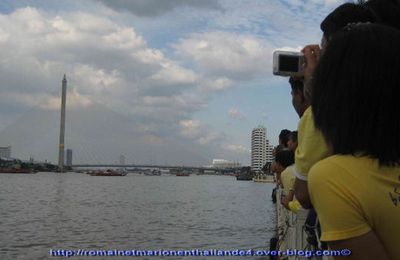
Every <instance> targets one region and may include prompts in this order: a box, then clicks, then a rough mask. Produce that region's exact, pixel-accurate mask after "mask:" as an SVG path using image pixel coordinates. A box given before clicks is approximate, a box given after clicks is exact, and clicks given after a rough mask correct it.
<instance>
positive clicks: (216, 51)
mask: <svg viewBox="0 0 400 260" xmlns="http://www.w3.org/2000/svg"><path fill="white" fill-rule="evenodd" d="M173 47H174V49H175V52H176V53H177V54H178V55H179V56H182V57H184V58H187V59H189V60H191V61H192V62H194V64H195V65H196V66H198V67H199V68H200V69H201V70H202V71H203V72H204V73H205V74H206V75H211V76H218V77H225V78H233V79H251V78H253V77H254V76H260V75H262V74H264V73H266V72H269V70H270V68H271V51H272V49H271V48H270V47H269V46H268V45H267V44H266V42H264V41H262V40H260V39H258V38H256V37H254V36H251V35H244V34H236V33H228V32H222V31H214V32H206V33H198V34H192V35H191V36H190V37H188V38H184V39H181V40H180V42H179V43H178V44H175V45H174V46H173Z"/></svg>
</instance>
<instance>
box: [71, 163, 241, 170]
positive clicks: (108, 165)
mask: <svg viewBox="0 0 400 260" xmlns="http://www.w3.org/2000/svg"><path fill="white" fill-rule="evenodd" d="M71 167H72V168H97V167H104V168H158V169H196V170H212V171H218V170H227V169H239V168H241V167H237V168H214V167H212V168H210V167H196V166H168V165H149V164H74V165H72V166H71Z"/></svg>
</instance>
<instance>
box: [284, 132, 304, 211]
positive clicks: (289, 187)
mask: <svg viewBox="0 0 400 260" xmlns="http://www.w3.org/2000/svg"><path fill="white" fill-rule="evenodd" d="M287 146H288V149H289V150H290V151H292V152H294V151H296V148H297V131H292V132H290V134H289V136H288V142H287ZM295 178H296V177H295V175H294V164H292V165H290V166H288V167H287V168H286V169H285V170H284V171H283V172H282V173H281V180H282V184H283V189H284V193H285V195H286V196H285V197H283V198H282V200H281V203H282V205H283V206H284V207H285V208H286V209H288V210H290V211H292V212H294V213H297V212H298V211H299V209H300V208H301V205H300V203H299V201H298V200H297V199H296V198H295V196H294V190H293V187H294V181H295Z"/></svg>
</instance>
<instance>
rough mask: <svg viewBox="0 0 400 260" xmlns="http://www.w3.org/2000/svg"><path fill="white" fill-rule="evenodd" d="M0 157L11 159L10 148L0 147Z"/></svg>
mask: <svg viewBox="0 0 400 260" xmlns="http://www.w3.org/2000/svg"><path fill="white" fill-rule="evenodd" d="M0 157H2V158H10V157H11V146H6V147H0Z"/></svg>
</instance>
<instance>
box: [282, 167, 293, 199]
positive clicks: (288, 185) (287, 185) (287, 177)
mask: <svg viewBox="0 0 400 260" xmlns="http://www.w3.org/2000/svg"><path fill="white" fill-rule="evenodd" d="M281 180H282V185H283V191H284V192H285V194H286V195H287V194H289V191H290V190H292V189H293V185H294V180H295V176H294V165H290V166H288V167H286V169H285V170H283V172H282V173H281Z"/></svg>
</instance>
